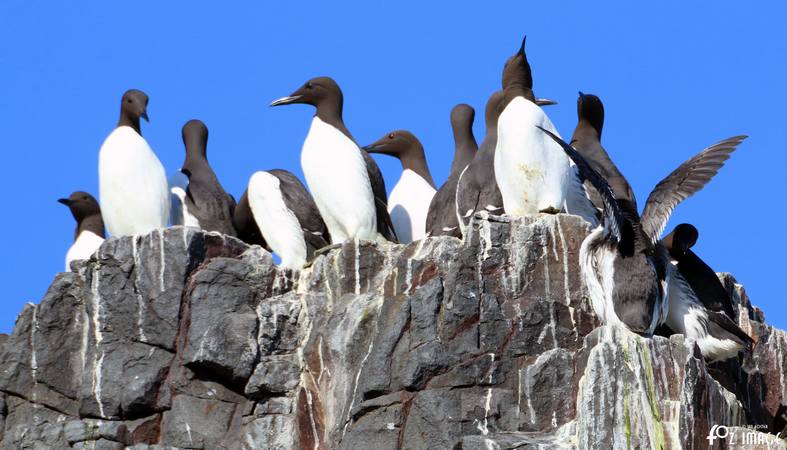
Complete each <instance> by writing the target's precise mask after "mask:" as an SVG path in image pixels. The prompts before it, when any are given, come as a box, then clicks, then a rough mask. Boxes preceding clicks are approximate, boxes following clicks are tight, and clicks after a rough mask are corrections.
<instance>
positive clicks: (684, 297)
mask: <svg viewBox="0 0 787 450" xmlns="http://www.w3.org/2000/svg"><path fill="white" fill-rule="evenodd" d="M542 131H544V133H546V134H547V135H549V136H550V137H551V138H552V139H553V140H554V141H555V142H557V143H558V144H559V145H560V146H561V147H562V148H563V150H564V151H565V153H566V154H567V155H568V156H569V157H570V158H571V159H572V160H573V161H574V163H575V164H576V165H577V167H578V169H579V172H580V174H581V175H582V177H583V178H584V179H586V180H588V181H589V182H590V183H592V185H593V187H594V188H595V189H596V191H598V193H599V195H600V197H601V199H602V201H603V219H602V223H601V225H599V226H598V227H597V228H596V229H595V230H593V232H591V233H590V234H589V235H588V236H587V237H586V238H585V240H584V241H583V242H582V247H581V249H580V268H581V270H582V274H583V277H584V278H585V282H586V284H587V286H588V291H589V294H590V298H591V303H592V305H593V309H594V310H595V312H596V314H597V315H598V317H599V319H601V321H602V322H603V323H604V324H608V325H613V326H624V327H626V328H628V329H629V330H631V331H634V332H636V333H639V334H644V335H651V334H653V332H654V330H655V329H656V327H657V326H658V325H659V324H661V323H666V325H667V326H668V327H670V329H672V330H673V331H675V332H677V333H681V334H684V335H685V336H686V337H687V338H688V339H690V340H693V341H695V342H696V343H697V345H698V346H699V347H700V350H701V351H702V354H703V356H705V358H706V359H707V360H709V361H716V360H721V359H726V358H730V357H732V356H735V355H736V354H737V352H738V351H740V350H741V349H742V348H743V346H744V344H743V343H742V341H743V339H742V338H741V337H740V334H741V333H742V332H740V330H739V329H738V328H737V326H735V324H734V323H732V322H731V321H729V318H727V317H726V316H725V315H724V314H718V313H714V312H712V311H708V310H707V309H706V308H705V307H704V306H703V305H702V303H701V302H700V301H699V300H698V299H697V297H696V295H695V294H694V292H693V291H692V290H691V288H690V287H689V284H688V283H687V282H686V280H685V279H684V278H683V276H682V275H681V274H680V272H679V271H678V270H677V269H676V268H674V267H673V266H672V264H671V263H670V258H669V253H668V250H667V249H666V248H665V247H664V246H663V245H662V244H661V243H660V242H659V237H660V235H661V233H662V231H663V230H664V226H665V225H666V223H667V220H668V219H669V216H670V215H671V214H672V211H673V209H674V208H675V207H676V206H677V205H678V204H679V203H680V202H681V201H683V200H685V199H686V198H688V197H690V196H691V195H693V194H694V193H696V192H697V191H699V190H700V189H702V188H703V187H704V186H705V184H707V183H708V182H709V181H710V180H711V179H712V178H713V176H714V175H716V173H717V172H718V171H719V169H720V168H721V167H722V166H723V165H724V162H725V161H726V160H727V159H728V158H729V157H730V154H731V153H732V152H733V151H734V150H735V149H736V148H737V146H738V145H739V144H740V143H741V142H742V141H743V140H744V139H745V138H746V137H745V136H735V137H732V138H728V139H725V140H723V141H721V142H719V143H717V144H715V145H712V146H710V147H708V148H706V149H705V150H703V151H701V152H700V153H698V154H697V155H695V156H694V157H692V158H690V159H689V160H687V161H686V162H684V163H683V164H681V165H680V166H679V167H678V168H677V169H675V170H674V171H673V172H672V173H671V174H670V175H669V176H667V177H666V178H664V179H663V180H662V181H661V182H659V183H658V184H657V185H656V187H655V188H654V189H653V191H652V192H651V193H650V195H649V196H648V200H647V202H646V203H645V209H644V211H643V213H642V216H640V215H639V213H638V211H636V210H635V209H632V208H631V203H629V202H620V201H618V199H617V198H616V197H615V194H614V192H613V190H612V188H611V187H610V186H609V184H608V183H607V181H606V180H605V179H604V178H603V177H602V176H601V175H599V173H598V172H597V171H596V170H595V169H593V167H592V166H591V165H590V164H589V163H588V162H587V160H586V159H585V158H584V157H583V156H582V155H581V154H580V153H579V152H577V151H576V149H574V148H573V147H571V146H570V145H568V144H566V143H565V142H564V141H563V140H562V139H560V138H559V137H558V136H556V135H555V134H554V133H551V132H550V131H548V130H545V129H543V128H542ZM725 319H726V320H725ZM738 332H740V333H738Z"/></svg>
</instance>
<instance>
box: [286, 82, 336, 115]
mask: <svg viewBox="0 0 787 450" xmlns="http://www.w3.org/2000/svg"><path fill="white" fill-rule="evenodd" d="M342 101H343V97H342V90H341V89H340V88H339V85H338V84H337V83H336V81H334V80H333V78H330V77H317V78H312V79H311V80H309V81H307V82H306V83H304V84H303V86H301V87H300V88H298V90H296V91H295V92H293V93H292V94H290V95H288V96H287V97H282V98H280V99H278V100H275V101H274V102H273V103H271V106H281V105H291V104H293V103H305V104H307V105H312V106H315V107H317V109H320V108H329V109H337V108H338V109H339V110H341V105H342Z"/></svg>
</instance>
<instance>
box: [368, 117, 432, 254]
mask: <svg viewBox="0 0 787 450" xmlns="http://www.w3.org/2000/svg"><path fill="white" fill-rule="evenodd" d="M363 149H364V150H365V151H367V152H369V153H380V154H383V155H390V156H393V157H395V158H397V159H398V160H399V161H400V162H401V163H402V175H401V176H400V177H399V181H397V182H396V185H395V186H394V188H393V189H392V190H391V196H390V197H389V198H388V213H389V214H390V215H391V222H393V226H394V230H396V236H397V237H398V238H399V242H401V243H402V244H409V243H410V242H412V241H418V240H420V239H423V238H424V237H426V215H427V213H428V212H429V204H430V203H431V201H432V197H434V195H435V193H436V192H437V191H436V190H435V184H434V180H432V174H431V173H430V172H429V165H428V164H427V163H426V156H425V155H424V147H423V145H421V141H419V140H418V138H417V137H415V135H414V134H413V133H411V132H409V131H406V130H396V131H392V132H390V133H388V134H386V135H385V136H383V137H381V138H380V139H378V140H377V141H375V142H373V143H372V144H369V145H367V146H365V147H363Z"/></svg>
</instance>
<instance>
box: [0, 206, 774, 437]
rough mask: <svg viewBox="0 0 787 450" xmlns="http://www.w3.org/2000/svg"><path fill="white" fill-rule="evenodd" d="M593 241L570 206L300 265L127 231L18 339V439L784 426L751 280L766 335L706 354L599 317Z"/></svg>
mask: <svg viewBox="0 0 787 450" xmlns="http://www.w3.org/2000/svg"><path fill="white" fill-rule="evenodd" d="M587 232H588V229H587V226H586V224H585V223H584V222H583V221H582V220H581V219H579V218H577V217H574V216H568V215H557V216H547V215H543V216H539V217H533V218H522V219H516V220H513V221H511V222H508V221H489V220H486V219H484V218H477V219H476V220H474V222H473V225H472V231H471V232H470V234H469V236H468V238H467V239H466V240H465V241H459V240H457V239H453V238H433V239H427V240H424V241H421V242H415V243H412V244H410V245H407V246H400V245H393V246H387V247H386V246H375V245H371V244H365V243H361V244H360V245H359V244H358V243H352V242H348V243H346V244H344V245H343V246H342V247H341V249H338V250H334V251H331V252H330V253H328V254H326V255H323V256H320V257H318V258H317V259H316V260H315V262H314V264H313V265H312V266H311V267H310V268H308V269H305V270H302V271H301V272H299V273H292V272H288V271H283V270H280V269H278V268H277V267H276V266H275V265H274V263H273V260H272V258H271V256H270V255H269V254H268V253H267V252H265V251H264V250H262V249H261V248H259V247H248V246H246V245H244V244H243V243H241V242H239V241H237V240H234V239H232V238H229V237H223V236H221V235H217V234H212V233H202V232H199V231H196V230H193V229H186V228H173V229H168V230H164V231H161V232H157V233H152V234H150V235H147V236H141V237H136V238H130V237H127V238H120V239H111V240H109V241H107V242H106V243H105V244H104V246H103V247H101V249H100V251H99V252H98V254H96V255H95V256H94V257H93V258H92V259H90V260H89V261H87V262H85V263H81V264H80V265H79V266H78V267H77V272H76V273H62V274H59V275H58V276H57V277H56V278H55V280H54V282H53V283H52V286H51V287H50V288H49V291H48V292H47V294H46V296H45V297H44V299H43V300H42V301H41V302H40V303H39V304H38V305H33V304H29V305H27V306H26V307H25V308H24V309H23V311H22V312H21V313H20V315H19V318H18V320H17V323H16V326H15V328H14V331H13V334H11V335H10V336H7V337H4V340H3V341H2V343H1V344H0V345H1V347H0V370H1V372H0V391H2V393H1V394H0V433H2V436H0V437H1V438H2V441H0V447H2V448H14V449H16V448H35V449H39V448H41V449H43V448H64V449H65V448H96V449H120V448H133V449H147V448H151V449H154V448H155V449H159V448H173V447H174V448H200V449H202V448H205V449H213V448H231V449H235V448H259V449H290V448H297V449H329V448H330V449H333V448H346V449H379V450H382V449H389V448H390V449H394V448H402V449H510V448H531V447H533V448H535V447H546V448H550V447H575V448H612V447H616V448H624V447H629V448H659V447H663V448H677V447H683V448H705V447H706V446H707V445H708V443H709V441H708V440H707V439H706V437H707V436H708V433H709V430H710V429H711V427H713V426H714V425H724V426H728V427H731V428H729V430H733V431H735V430H740V431H741V433H742V432H743V431H747V432H749V431H750V430H749V429H746V428H742V427H745V426H753V425H757V428H758V429H759V430H760V431H768V432H770V433H778V432H780V431H781V430H782V429H783V428H784V424H785V406H784V405H785V404H786V403H787V400H785V392H786V391H785V380H784V374H785V370H787V365H785V359H787V357H786V355H785V349H787V335H785V333H784V332H783V331H781V330H777V329H774V328H772V327H770V326H768V325H766V324H765V323H764V319H763V315H762V313H761V312H760V311H759V310H758V309H757V308H755V307H753V306H752V305H751V304H750V303H749V299H748V298H747V296H746V294H745V292H744V290H743V289H742V287H741V286H740V285H738V284H736V283H735V280H734V279H733V278H732V277H731V276H729V275H723V276H722V278H723V281H724V283H725V285H726V286H727V289H728V292H729V294H730V295H731V296H732V298H733V299H734V302H735V304H736V306H737V311H738V314H739V323H740V325H741V327H742V328H743V329H744V330H746V331H747V332H748V333H750V334H751V336H753V337H754V338H755V340H756V341H757V343H756V346H755V347H754V349H753V351H752V352H750V353H747V354H745V355H742V356H741V357H740V358H739V359H738V360H733V361H728V362H725V363H717V364H715V365H712V366H706V364H705V363H704V362H703V361H702V360H701V358H699V357H698V351H697V349H695V348H692V347H691V346H689V345H687V343H686V342H684V340H683V339H682V336H679V335H676V336H672V337H671V338H664V337H655V338H653V339H644V338H641V337H639V336H636V335H633V334H631V333H628V332H624V331H620V330H614V329H611V328H608V327H599V326H598V323H597V321H596V319H595V317H594V315H593V314H592V311H591V309H590V305H589V302H588V300H587V298H586V292H585V288H584V287H583V285H582V283H581V281H580V277H579V267H578V263H577V254H578V252H579V247H580V244H581V242H582V239H583V238H584V237H585V235H586V234H587ZM735 427H741V428H735ZM749 435H752V436H754V435H756V437H757V439H758V441H757V442H758V443H761V444H762V448H768V446H770V448H784V445H783V442H782V441H781V440H779V438H778V437H776V436H775V435H773V434H770V435H766V434H757V433H754V432H750V433H749ZM727 444H728V442H726V440H724V439H717V440H715V441H714V442H713V446H714V447H724V446H726V445H727Z"/></svg>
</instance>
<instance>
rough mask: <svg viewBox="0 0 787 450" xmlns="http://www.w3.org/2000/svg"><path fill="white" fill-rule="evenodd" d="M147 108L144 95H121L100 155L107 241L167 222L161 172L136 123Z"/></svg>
mask: <svg viewBox="0 0 787 450" xmlns="http://www.w3.org/2000/svg"><path fill="white" fill-rule="evenodd" d="M147 105H148V96H147V95H146V94H145V93H144V92H142V91H140V90H137V89H130V90H128V91H126V92H125V93H124V94H123V98H122V100H121V106H120V120H119V121H118V124H117V127H116V128H115V129H114V130H113V131H112V133H110V134H109V136H107V138H106V140H104V143H103V144H102V145H101V149H100V150H99V155H98V180H99V202H100V204H101V213H102V215H103V217H104V222H105V224H106V227H107V231H109V234H111V235H112V236H129V235H137V234H145V233H149V232H150V231H153V230H156V229H161V228H166V226H167V222H168V220H169V209H170V191H169V185H168V183H167V177H166V175H165V173H164V167H163V166H162V165H161V162H160V161H159V160H158V158H157V157H156V155H155V153H153V150H152V149H151V148H150V146H149V145H148V143H147V141H145V139H144V138H143V137H142V134H141V133H140V127H139V120H140V118H142V119H145V120H146V121H148V120H149V119H148V114H147Z"/></svg>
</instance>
